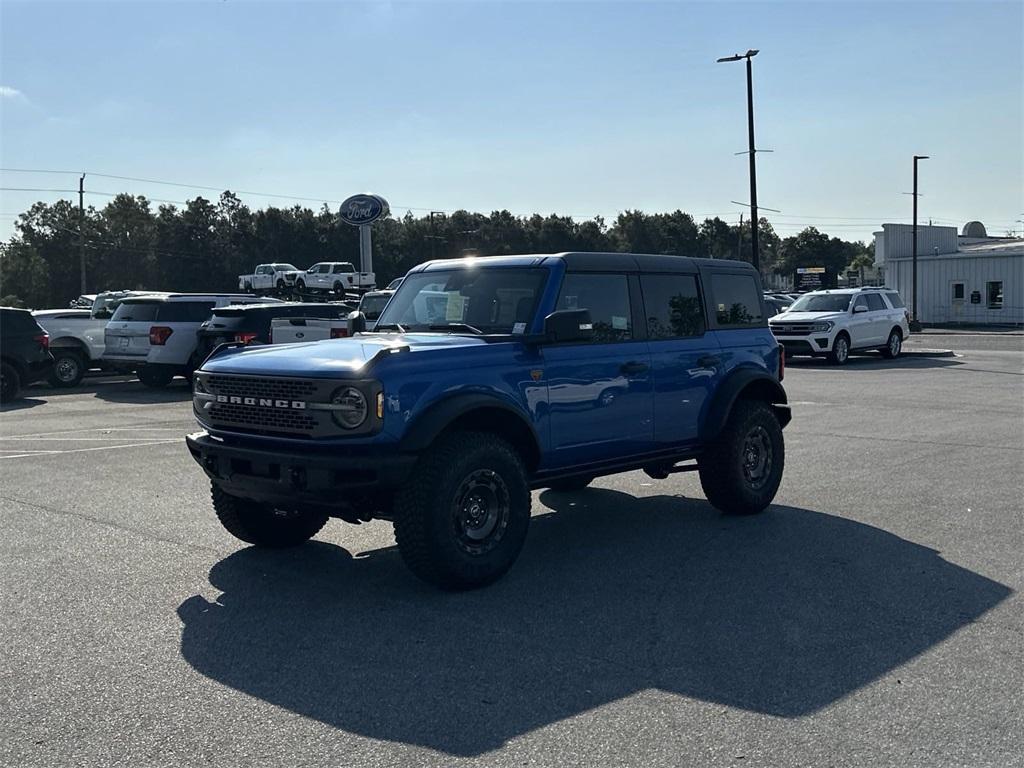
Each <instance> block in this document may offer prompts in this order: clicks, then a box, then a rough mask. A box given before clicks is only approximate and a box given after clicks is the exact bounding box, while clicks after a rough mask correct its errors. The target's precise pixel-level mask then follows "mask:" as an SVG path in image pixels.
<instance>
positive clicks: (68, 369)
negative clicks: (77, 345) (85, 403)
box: [53, 357, 78, 384]
mask: <svg viewBox="0 0 1024 768" xmlns="http://www.w3.org/2000/svg"><path fill="white" fill-rule="evenodd" d="M53 371H54V373H55V374H56V375H57V379H58V380H59V381H62V382H63V383H65V384H67V383H68V382H69V381H74V380H75V379H76V378H78V361H77V360H75V358H73V357H61V358H58V359H57V362H56V363H55V364H54V366H53Z"/></svg>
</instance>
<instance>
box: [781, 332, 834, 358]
mask: <svg viewBox="0 0 1024 768" xmlns="http://www.w3.org/2000/svg"><path fill="white" fill-rule="evenodd" d="M832 339H833V335H832V334H829V333H812V334H810V335H808V336H780V335H776V336H775V340H776V341H777V342H779V344H780V345H781V346H783V347H785V349H786V354H787V355H825V354H828V352H829V351H830V350H831V349H832Z"/></svg>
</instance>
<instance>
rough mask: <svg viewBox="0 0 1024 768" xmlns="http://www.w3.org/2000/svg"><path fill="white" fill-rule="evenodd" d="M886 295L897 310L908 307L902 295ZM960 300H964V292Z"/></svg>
mask: <svg viewBox="0 0 1024 768" xmlns="http://www.w3.org/2000/svg"><path fill="white" fill-rule="evenodd" d="M960 285H961V288H962V287H963V283H961V284H960ZM885 295H886V297H887V298H888V299H889V303H890V304H892V306H893V308H895V309H903V308H904V307H905V306H907V305H906V304H904V303H903V299H902V298H901V297H900V295H899V294H898V293H887V294H885ZM960 298H961V299H962V298H963V292H962V291H961V294H960Z"/></svg>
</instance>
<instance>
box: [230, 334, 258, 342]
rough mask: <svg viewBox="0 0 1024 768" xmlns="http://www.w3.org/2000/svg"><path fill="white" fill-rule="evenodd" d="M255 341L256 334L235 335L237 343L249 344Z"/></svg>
mask: <svg viewBox="0 0 1024 768" xmlns="http://www.w3.org/2000/svg"><path fill="white" fill-rule="evenodd" d="M255 339H256V334H255V333H236V334H235V341H240V342H242V343H243V344H248V343H249V342H250V341H254V340H255Z"/></svg>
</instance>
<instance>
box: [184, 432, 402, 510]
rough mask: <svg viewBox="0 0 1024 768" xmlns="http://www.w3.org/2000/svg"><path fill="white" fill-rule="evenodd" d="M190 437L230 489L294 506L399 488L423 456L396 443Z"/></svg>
mask: <svg viewBox="0 0 1024 768" xmlns="http://www.w3.org/2000/svg"><path fill="white" fill-rule="evenodd" d="M185 443H186V445H187V446H188V450H189V453H191V454H192V458H193V459H195V460H196V462H197V463H198V464H199V466H201V467H202V468H203V471H204V472H206V474H207V475H208V476H209V478H210V479H211V480H212V481H213V482H215V483H217V485H219V486H220V487H221V488H222V489H223V490H224V491H226V492H227V493H230V494H231V495H233V496H241V497H243V498H248V499H253V500H255V501H260V502H265V503H271V504H279V505H288V506H295V505H296V504H299V505H308V506H318V507H326V508H335V507H339V506H341V505H343V504H344V502H345V499H346V496H347V495H373V494H376V493H378V492H381V491H383V492H387V491H391V490H394V489H396V488H397V487H398V486H400V485H401V484H402V483H403V482H404V481H405V479H406V478H407V477H408V476H409V473H410V472H411V471H412V468H413V466H414V465H415V463H416V458H417V457H416V455H415V454H409V453H399V452H398V451H396V450H394V448H393V447H392V449H391V450H386V449H380V448H369V447H367V446H362V447H361V448H359V449H354V448H351V449H340V448H337V447H321V446H315V447H311V448H310V449H309V450H307V451H297V450H295V449H294V448H292V449H285V450H282V449H279V448H276V447H275V448H272V449H271V448H262V447H261V448H254V447H251V446H240V445H237V444H234V443H229V442H226V441H224V440H222V439H220V438H217V437H213V436H212V435H211V434H210V433H209V432H205V431H204V432H195V433H193V434H191V435H187V436H186V437H185Z"/></svg>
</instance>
